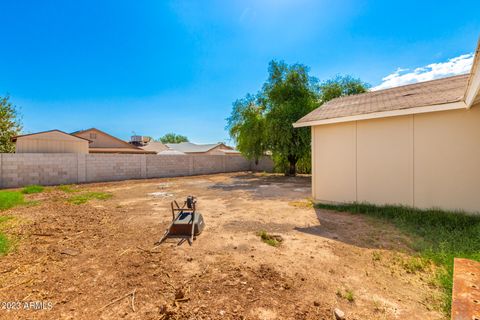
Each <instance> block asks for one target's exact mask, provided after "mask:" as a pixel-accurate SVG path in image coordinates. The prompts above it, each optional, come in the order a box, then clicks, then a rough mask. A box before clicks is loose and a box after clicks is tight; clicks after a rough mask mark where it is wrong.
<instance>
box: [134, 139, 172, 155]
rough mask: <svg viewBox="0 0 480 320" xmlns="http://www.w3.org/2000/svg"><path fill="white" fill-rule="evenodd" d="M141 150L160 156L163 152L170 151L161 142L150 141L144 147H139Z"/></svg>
mask: <svg viewBox="0 0 480 320" xmlns="http://www.w3.org/2000/svg"><path fill="white" fill-rule="evenodd" d="M139 148H141V149H143V150H145V151H152V152H155V153H157V154H160V153H162V152H163V151H168V150H169V149H168V147H167V146H166V145H164V144H163V143H161V142H157V141H150V142H148V143H147V144H145V145H143V146H139Z"/></svg>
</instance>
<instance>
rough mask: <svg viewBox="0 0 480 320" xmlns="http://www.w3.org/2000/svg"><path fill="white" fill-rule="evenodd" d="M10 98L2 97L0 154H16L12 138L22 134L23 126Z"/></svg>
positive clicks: (0, 109)
mask: <svg viewBox="0 0 480 320" xmlns="http://www.w3.org/2000/svg"><path fill="white" fill-rule="evenodd" d="M9 99H10V97H8V96H7V97H0V153H2V152H4V153H10V152H15V144H14V143H13V142H12V138H13V137H14V136H16V135H18V134H19V133H20V131H21V130H22V124H21V121H20V116H19V114H18V111H17V108H16V107H15V106H14V105H13V104H12V103H11V102H10V101H9Z"/></svg>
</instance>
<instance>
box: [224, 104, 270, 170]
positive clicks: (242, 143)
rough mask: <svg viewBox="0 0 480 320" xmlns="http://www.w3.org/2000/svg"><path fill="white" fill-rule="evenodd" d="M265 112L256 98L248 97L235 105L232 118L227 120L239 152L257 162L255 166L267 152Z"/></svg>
mask: <svg viewBox="0 0 480 320" xmlns="http://www.w3.org/2000/svg"><path fill="white" fill-rule="evenodd" d="M264 111H265V108H263V107H262V106H260V105H258V104H257V98H256V97H255V96H252V95H247V96H246V97H245V98H243V99H238V100H237V101H235V102H234V103H233V110H232V113H231V116H230V117H229V118H228V119H227V129H228V131H229V133H230V136H231V137H232V138H233V139H234V140H235V142H236V144H237V149H238V151H240V152H241V153H242V154H243V155H244V156H245V157H246V158H247V159H249V160H255V164H258V161H259V159H260V157H261V156H263V155H264V153H265V151H267V141H266V131H265V117H264V114H263V113H264Z"/></svg>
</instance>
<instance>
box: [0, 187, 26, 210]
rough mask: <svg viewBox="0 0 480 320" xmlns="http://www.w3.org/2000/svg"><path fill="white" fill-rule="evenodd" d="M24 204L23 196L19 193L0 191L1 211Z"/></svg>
mask: <svg viewBox="0 0 480 320" xmlns="http://www.w3.org/2000/svg"><path fill="white" fill-rule="evenodd" d="M24 202H25V201H24V199H23V194H21V193H20V192H18V191H0V210H7V209H10V208H12V207H14V206H17V205H20V204H23V203H24Z"/></svg>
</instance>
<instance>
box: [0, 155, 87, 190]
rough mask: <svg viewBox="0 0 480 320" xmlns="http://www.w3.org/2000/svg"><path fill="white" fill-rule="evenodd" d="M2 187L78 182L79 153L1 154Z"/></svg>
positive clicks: (0, 175)
mask: <svg viewBox="0 0 480 320" xmlns="http://www.w3.org/2000/svg"><path fill="white" fill-rule="evenodd" d="M0 177H1V180H0V187H2V188H13V187H18V186H25V185H30V184H41V185H55V184H68V183H77V182H78V165H77V155H76V154H69V153H62V154H54V153H32V154H30V153H17V154H14V153H12V154H9V153H3V154H1V174H0Z"/></svg>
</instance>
